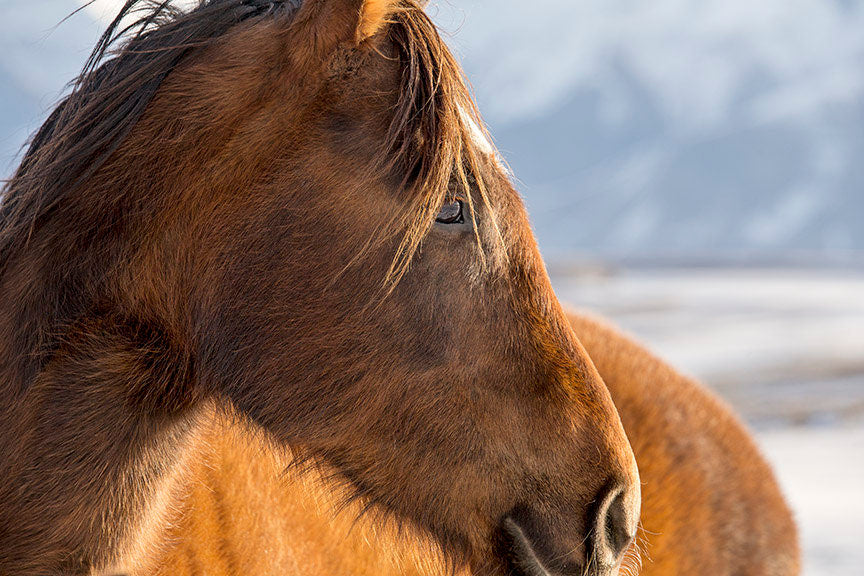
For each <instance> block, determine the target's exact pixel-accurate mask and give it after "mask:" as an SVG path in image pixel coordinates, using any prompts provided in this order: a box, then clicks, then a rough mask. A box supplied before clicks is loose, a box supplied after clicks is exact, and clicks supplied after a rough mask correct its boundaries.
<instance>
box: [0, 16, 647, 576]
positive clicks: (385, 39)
mask: <svg viewBox="0 0 864 576" xmlns="http://www.w3.org/2000/svg"><path fill="white" fill-rule="evenodd" d="M130 20H131V22H130ZM0 222H2V229H0V391H2V394H0V477H2V478H3V482H2V484H0V503H2V505H0V574H3V575H4V576H5V575H13V574H14V575H16V576H17V575H47V574H52V575H53V574H63V575H83V574H89V575H101V574H110V575H113V574H120V573H127V572H131V571H133V569H134V568H135V567H136V566H138V565H141V564H143V563H145V561H144V560H143V559H142V557H144V556H146V555H147V553H148V552H147V551H148V550H152V549H153V547H154V546H156V544H154V543H153V542H154V539H156V538H158V534H159V533H160V529H161V527H162V526H163V524H164V522H166V521H168V519H169V518H171V517H172V515H173V513H174V510H175V509H176V507H177V506H178V503H177V502H178V498H179V497H180V495H181V493H182V492H183V487H184V486H185V485H186V484H187V483H188V480H189V471H190V470H192V469H193V465H194V464H195V462H196V458H197V457H198V454H199V449H200V446H201V445H202V443H204V442H206V440H207V438H206V432H207V429H208V426H209V422H210V419H211V415H212V412H213V410H219V411H222V412H224V413H226V414H230V415H231V417H232V418H236V419H238V420H240V421H244V422H247V423H248V425H249V426H250V427H256V428H257V429H260V431H261V433H262V434H266V436H267V438H269V439H270V440H271V441H272V442H273V443H274V444H275V445H276V446H278V447H279V448H280V449H284V450H289V451H290V454H291V458H292V463H293V464H292V465H293V467H295V468H313V469H319V470H322V471H324V472H323V473H324V474H325V475H326V477H327V479H328V481H331V482H335V483H336V484H338V485H339V486H340V487H341V488H342V493H341V497H340V498H341V500H342V503H343V505H345V506H349V505H352V504H351V503H355V504H357V505H358V506H360V508H361V511H362V512H363V515H364V517H367V518H372V517H379V518H381V520H380V523H385V519H386V522H387V523H393V524H395V525H397V526H404V527H405V530H406V531H417V532H418V533H419V534H422V535H423V536H424V537H425V538H427V539H428V541H429V542H431V543H434V545H435V546H436V547H437V548H439V549H440V550H442V552H443V553H444V554H445V555H446V561H447V563H448V564H449V565H450V566H451V567H453V569H454V570H457V569H466V570H469V571H471V572H472V573H475V574H489V575H496V574H497V575H505V574H519V575H523V576H531V575H534V574H545V573H547V571H548V572H553V573H556V574H563V575H568V574H583V573H585V574H589V575H591V576H605V575H611V574H615V573H616V572H617V570H618V568H619V567H620V565H621V564H622V562H623V561H624V558H625V555H626V553H627V550H628V549H629V548H630V545H631V542H632V541H633V539H634V538H635V537H636V532H637V530H636V529H637V524H638V519H639V510H640V506H641V505H640V482H639V475H638V470H637V466H636V461H635V458H634V455H633V451H632V449H631V447H630V444H629V442H628V440H627V437H626V434H625V432H624V429H623V427H622V424H621V420H620V418H619V416H618V412H617V411H616V409H615V406H614V404H613V402H612V399H611V397H610V395H609V391H608V390H607V388H606V386H605V384H604V383H603V381H602V379H601V378H600V375H599V374H598V372H597V370H596V369H595V367H594V365H593V364H592V362H591V360H590V358H589V357H588V354H587V353H586V351H585V350H584V348H583V347H582V345H581V344H580V343H579V341H578V339H577V338H576V337H575V335H574V333H573V331H572V329H571V328H570V326H569V324H568V321H567V318H566V315H565V312H564V310H563V308H562V307H561V304H560V303H559V302H558V300H557V298H556V296H555V294H554V292H553V291H552V288H551V285H550V282H549V278H548V275H547V273H546V270H545V267H544V264H543V261H542V259H541V257H540V254H539V251H538V248H537V245H536V242H535V240H534V237H533V235H532V232H531V229H530V226H529V223H528V219H527V216H526V214H525V209H524V207H523V205H522V201H521V199H520V197H519V195H518V193H517V192H516V190H515V188H514V186H513V184H512V183H511V178H510V175H509V172H508V170H507V169H506V167H505V165H504V163H503V161H502V160H501V159H500V158H498V156H497V154H496V153H495V151H494V148H493V147H492V146H491V145H490V144H489V142H488V138H486V137H485V129H484V128H483V124H482V121H481V119H480V117H479V115H478V113H477V110H476V107H475V105H474V103H473V101H472V99H471V97H470V93H469V90H468V88H467V87H466V82H465V80H464V79H463V76H462V73H461V70H460V68H459V66H458V64H457V63H456V61H455V59H454V57H453V56H452V54H451V52H450V51H449V50H448V49H447V47H446V46H445V44H444V43H443V41H442V40H441V37H440V35H439V34H438V31H437V30H436V28H435V26H434V25H433V23H432V22H431V20H430V19H429V17H428V16H427V15H426V14H425V12H424V11H423V7H422V6H421V5H420V4H419V3H418V1H417V0H302V1H297V0H205V1H203V2H201V3H200V4H199V5H198V7H197V8H195V9H192V10H190V11H181V10H179V9H177V8H175V7H173V5H172V3H171V2H170V0H169V1H166V2H155V3H154V2H149V1H146V0H128V1H127V2H126V4H125V6H124V8H123V10H122V11H121V13H120V15H119V16H118V17H117V19H116V20H115V21H114V22H113V24H112V25H111V26H110V27H109V30H108V31H107V32H106V34H105V36H103V38H102V39H101V40H100V42H99V43H98V44H97V47H96V49H95V51H94V53H93V55H92V56H91V58H90V60H89V62H88V64H87V66H86V68H85V70H84V72H83V73H82V75H81V76H80V78H79V79H78V80H77V81H76V82H75V84H74V86H73V88H72V90H71V93H70V95H69V96H68V97H67V98H66V99H65V100H63V101H62V102H61V103H60V104H59V105H58V106H57V107H56V109H55V110H54V112H53V113H52V114H51V115H50V117H49V118H48V120H47V121H46V122H45V123H44V124H43V126H42V127H41V128H40V129H39V130H38V131H37V133H36V135H35V136H34V138H33V139H32V141H31V144H30V146H29V148H28V150H27V152H26V154H25V155H24V158H23V160H22V161H21V164H20V166H19V167H18V169H17V171H16V172H15V174H14V175H13V177H12V178H11V180H10V181H9V182H8V183H7V184H6V185H5V186H4V188H3V202H2V205H0Z"/></svg>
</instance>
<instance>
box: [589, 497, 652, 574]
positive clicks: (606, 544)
mask: <svg viewBox="0 0 864 576" xmlns="http://www.w3.org/2000/svg"><path fill="white" fill-rule="evenodd" d="M639 500H640V499H639V495H638V488H635V489H633V488H628V487H626V486H621V485H617V486H614V487H613V488H611V489H608V488H607V489H605V490H603V491H601V493H600V494H599V495H598V498H597V500H595V502H599V503H600V506H599V507H598V508H597V515H596V517H595V518H594V526H593V530H592V534H593V537H592V543H593V553H594V559H595V560H596V561H597V562H599V563H600V564H601V565H605V566H614V565H617V564H618V562H620V561H621V558H622V557H623V556H624V554H625V553H626V552H627V550H628V549H629V548H630V545H631V544H632V543H633V540H634V539H635V538H636V525H637V523H638V521H639Z"/></svg>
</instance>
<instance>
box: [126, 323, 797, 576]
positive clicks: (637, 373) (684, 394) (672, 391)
mask: <svg viewBox="0 0 864 576" xmlns="http://www.w3.org/2000/svg"><path fill="white" fill-rule="evenodd" d="M569 318H570V322H571V324H572V326H573V328H574V330H575V332H576V334H577V336H578V337H579V339H580V340H581V341H582V343H583V344H584V346H585V347H586V349H587V350H588V352H589V354H590V356H591V358H592V359H593V361H594V363H595V364H596V366H597V368H598V370H599V371H600V374H601V375H602V377H603V378H604V380H605V381H606V384H607V386H608V387H609V390H610V392H611V393H612V397H613V399H614V401H615V404H616V406H617V408H618V411H619V413H620V415H621V419H622V421H623V423H624V427H625V430H626V431H627V434H628V437H629V439H630V443H631V445H632V446H633V450H634V451H635V453H636V458H637V462H638V465H639V471H640V476H641V479H642V494H643V500H642V537H641V539H640V543H639V548H640V549H641V559H640V560H641V563H642V570H641V574H643V575H645V576H675V575H681V576H685V575H710V576H726V575H728V576H733V575H734V576H791V575H794V574H797V573H798V571H799V558H798V556H799V552H798V544H797V536H796V528H795V523H794V521H793V519H792V515H791V514H790V511H789V509H788V507H787V505H786V503H785V501H784V499H783V496H782V494H781V492H780V489H779V487H778V486H777V483H776V481H775V479H774V475H773V473H772V471H771V469H770V467H769V465H768V464H767V463H766V462H765V460H764V459H763V458H762V456H761V455H760V453H759V451H758V449H757V448H756V446H755V444H754V442H753V440H752V438H751V436H750V434H749V433H748V432H747V430H746V429H745V428H744V426H743V425H742V424H741V422H740V421H739V420H738V419H737V418H736V417H735V415H734V414H732V412H731V411H730V410H729V408H728V407H727V406H725V405H724V404H723V403H722V402H721V401H720V400H718V399H717V398H716V397H715V396H714V395H713V394H711V393H710V392H708V391H707V390H706V389H705V388H704V387H702V386H701V385H700V384H699V383H697V382H695V381H694V380H692V379H690V378H687V377H685V376H682V375H681V374H680V373H678V372H677V371H676V370H675V369H673V368H672V367H670V366H669V365H668V364H666V363H665V362H663V361H662V360H660V359H658V358H657V357H655V356H653V355H652V354H651V353H650V352H649V351H647V350H646V349H645V348H644V347H643V346H641V345H639V344H638V343H636V342H634V341H633V340H631V339H629V338H628V337H626V336H624V335H622V334H621V333H620V332H618V331H616V330H615V329H614V328H611V327H610V326H608V325H607V324H605V323H603V322H601V321H598V320H596V319H593V318H591V317H589V316H586V315H582V314H575V313H574V314H570V316H569ZM209 442H210V448H212V450H210V451H208V456H207V458H205V459H202V460H200V461H199V463H198V465H197V466H196V467H195V470H194V472H193V477H192V481H191V482H190V484H189V490H190V491H189V496H188V499H187V500H186V501H185V503H184V504H183V507H182V513H181V514H180V516H179V518H178V521H177V524H176V525H175V526H173V527H172V529H171V530H170V535H169V536H168V537H167V538H168V540H167V542H168V544H164V543H163V546H164V547H163V549H162V551H161V552H162V553H164V556H163V557H162V558H161V559H160V560H158V561H157V563H156V565H158V566H159V570H158V573H159V574H160V576H169V575H176V576H186V575H188V576H194V575H196V574H207V575H212V576H237V575H240V574H256V575H262V576H264V575H271V574H272V575H276V574H291V575H295V574H296V575H304V576H330V575H340V574H368V575H388V574H392V575H394V576H395V575H397V574H404V575H413V574H418V575H419V574H423V575H426V576H431V575H433V574H439V573H443V568H442V565H441V564H440V563H438V562H437V556H436V555H435V554H434V552H432V553H430V550H432V548H430V547H429V546H428V545H427V544H426V542H425V540H424V539H422V538H419V537H418V535H416V534H403V535H402V536H401V537H397V536H394V534H393V532H392V531H390V530H388V529H387V528H386V527H376V526H374V525H373V523H372V522H368V521H366V520H365V519H361V520H360V521H358V522H356V523H355V522H354V519H355V517H356V514H357V510H356V509H353V508H349V509H347V510H343V511H342V512H341V513H339V514H337V513H335V511H334V510H335V506H336V502H337V501H338V497H337V496H335V495H334V494H330V493H328V491H327V489H326V488H325V487H324V486H326V484H325V483H322V482H321V481H320V479H319V478H318V477H317V476H316V475H314V474H311V475H305V476H304V475H297V474H293V473H288V474H287V475H286V476H281V475H280V474H281V471H282V469H283V467H284V464H285V462H284V460H283V459H281V458H279V457H278V456H277V455H276V453H275V452H273V451H272V450H269V449H267V448H266V445H265V443H262V442H261V441H260V438H259V439H256V438H255V437H254V436H251V435H249V434H248V433H247V432H243V431H242V430H241V428H239V427H236V426H231V425H225V424H224V423H223V422H220V421H216V420H214V423H213V428H212V430H211V431H210V432H209ZM635 558H636V555H634V556H633V557H632V560H631V561H630V562H625V565H624V567H623V568H622V572H627V573H629V574H635V573H637V570H638V562H635V561H633V560H635ZM153 568H154V565H151V566H149V567H148V568H147V569H145V570H142V571H141V572H140V573H141V574H149V573H151V572H150V571H151V570H153Z"/></svg>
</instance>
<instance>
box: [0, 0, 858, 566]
mask: <svg viewBox="0 0 864 576" xmlns="http://www.w3.org/2000/svg"><path fill="white" fill-rule="evenodd" d="M81 3H82V2H76V1H75V0H0V177H2V176H5V175H9V174H10V173H11V171H12V170H13V169H14V166H15V160H16V155H17V153H18V152H19V149H20V147H21V145H22V144H23V143H24V141H25V140H26V138H27V136H28V135H29V134H30V133H31V132H32V131H33V130H35V129H36V128H37V127H38V125H39V123H40V121H41V120H42V119H43V118H44V117H45V115H46V113H47V112H49V111H50V109H51V108H52V106H53V105H54V104H55V103H56V102H57V100H58V98H59V97H60V95H61V94H62V93H63V90H64V85H65V83H66V82H67V81H69V80H70V79H72V78H73V77H74V75H75V74H76V72H77V71H78V70H79V68H80V67H81V65H82V64H83V62H84V60H85V59H86V57H87V55H88V52H89V50H90V48H91V47H92V46H93V45H94V43H95V41H96V39H97V37H98V35H99V33H100V30H101V28H102V27H104V25H105V23H106V22H107V20H110V17H111V15H112V13H113V11H115V10H116V9H117V7H118V2H116V1H114V0H101V1H98V2H95V3H93V4H92V5H90V6H88V7H87V8H86V9H85V10H83V11H81V12H79V13H78V14H76V15H74V16H72V17H71V18H69V19H68V20H66V21H63V20H64V18H66V17H67V16H68V15H69V14H70V13H71V12H72V11H73V10H75V9H76V8H78V7H79V6H80V5H81ZM429 11H430V13H431V14H432V15H433V16H434V17H435V19H436V20H437V21H438V22H439V24H440V25H441V26H442V28H443V29H444V30H445V32H446V35H447V36H448V37H449V39H450V43H451V45H452V46H453V47H454V49H455V50H456V52H457V54H458V55H459V57H460V59H461V60H462V62H463V63H464V65H465V69H466V72H467V74H468V77H469V79H470V81H471V82H472V84H473V87H474V90H475V92H476V95H477V99H478V101H479V105H480V109H481V111H482V112H483V113H484V116H485V118H486V121H487V122H488V124H489V127H490V130H491V132H492V134H493V136H494V138H495V141H496V144H497V145H498V147H499V148H500V149H501V151H502V154H503V155H504V157H505V158H506V159H507V160H508V162H509V163H510V165H511V166H512V168H513V170H514V172H515V174H516V176H517V178H518V185H519V187H520V189H521V191H522V193H523V195H524V197H525V200H526V203H527V205H528V209H529V212H530V214H531V218H532V222H533V225H534V228H535V231H536V234H537V237H538V239H539V242H540V245H541V249H542V251H543V253H544V255H545V257H546V259H547V262H548V264H549V269H550V273H551V274H552V277H553V282H554V284H555V286H556V289H557V291H558V294H559V297H560V298H561V300H562V301H565V302H567V303H570V304H572V305H575V306H578V307H582V308H587V309H590V310H594V311H596V312H600V313H602V314H604V315H606V316H608V317H609V318H611V319H612V320H614V321H615V322H617V323H618V324H619V325H621V326H622V327H624V328H625V329H626V330H628V331H630V332H631V333H632V334H634V335H636V336H637V337H639V338H640V339H642V340H643V341H644V342H646V343H647V344H648V345H649V346H651V347H652V348H653V349H654V350H655V351H657V352H658V353H659V354H660V355H662V356H663V357H665V358H666V359H668V360H670V361H671V362H673V363H674V364H675V365H676V366H678V367H680V368H681V369H683V370H684V371H686V372H688V373H691V374H694V375H696V376H698V377H699V378H701V379H702V380H703V381H704V382H706V384H707V385H709V386H710V387H712V388H713V389H714V390H716V391H717V392H718V393H719V394H721V395H722V396H723V397H725V398H726V399H727V400H728V401H729V402H731V403H732V404H733V405H734V406H735V407H736V408H737V409H738V410H739V411H740V412H741V413H742V414H743V416H744V418H745V419H746V420H747V421H748V422H749V424H750V425H751V427H752V428H753V429H754V430H755V431H756V434H757V437H758V439H759V441H760V443H761V445H762V447H763V449H764V451H765V453H766V455H767V456H768V458H769V459H770V460H771V461H772V462H773V463H774V465H775V467H776V469H777V471H778V474H779V476H780V480H781V483H782V484H783V487H784V490H785V491H786V493H787V495H788V496H789V498H790V500H791V502H792V505H793V507H794V508H795V511H796V513H797V515H798V518H799V522H800V524H801V528H802V536H803V544H804V549H805V555H806V557H805V562H806V569H805V574H806V575H807V576H822V575H825V576H828V575H831V576H860V575H861V574H864V545H862V543H864V491H862V487H864V3H860V2H855V1H852V0H759V1H758V2H754V1H752V0H533V1H532V2H524V1H516V0H486V1H482V0H447V1H443V0H441V1H438V2H436V1H434V0H433V2H431V4H430V7H429ZM61 21H63V22H62V24H61Z"/></svg>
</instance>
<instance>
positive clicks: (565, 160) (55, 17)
mask: <svg viewBox="0 0 864 576" xmlns="http://www.w3.org/2000/svg"><path fill="white" fill-rule="evenodd" d="M110 3H111V0H101V2H100V9H103V10H104V7H105V6H108V5H110ZM76 7H77V5H76V4H75V3H74V2H73V0H31V1H28V2H24V1H23V0H0V166H2V167H4V168H5V166H8V164H9V163H8V161H7V159H8V158H9V157H10V155H11V154H12V153H14V151H15V150H16V149H17V147H18V146H19V145H20V143H21V141H22V140H23V138H24V136H25V135H26V134H27V133H28V132H29V131H30V130H32V129H33V128H35V127H36V124H37V122H36V119H37V118H39V117H40V115H41V114H43V113H44V112H45V111H46V110H47V109H48V108H49V107H50V105H51V104H52V102H53V101H54V100H55V99H56V96H57V95H58V94H59V91H60V89H61V88H62V86H63V83H64V82H65V81H67V80H69V79H70V78H72V76H73V75H74V72H75V71H76V69H77V68H78V67H79V66H80V64H81V62H83V60H84V58H85V57H86V54H87V51H88V49H89V47H90V46H92V44H93V42H94V41H95V38H96V35H97V34H98V27H97V26H95V25H94V18H92V17H90V16H87V15H86V14H79V15H78V16H76V17H74V18H73V19H72V20H70V21H68V22H66V23H64V24H62V25H61V26H58V27H56V28H53V27H54V26H55V25H56V24H57V23H58V22H59V21H60V20H61V19H62V18H63V17H64V16H66V15H67V14H68V13H69V12H70V11H71V10H73V9H74V8H76ZM430 12H431V13H432V14H433V15H434V16H435V18H436V19H437V20H438V22H439V23H440V24H441V25H442V27H443V28H444V29H445V30H447V31H448V35H449V36H450V39H451V43H452V44H453V45H454V46H455V47H456V49H457V52H458V53H459V55H460V56H461V58H462V60H463V61H464V64H465V67H466V70H467V72H468V74H469V77H470V78H471V81H472V83H473V85H474V88H475V90H476V93H477V97H478V100H479V101H480V106H481V110H482V111H483V112H484V114H485V117H486V119H487V121H488V123H489V125H490V127H491V130H492V133H493V135H494V136H495V139H496V143H497V144H498V146H499V147H500V148H501V150H502V152H503V153H504V156H505V157H506V158H507V160H508V161H509V162H510V164H511V166H512V167H513V169H514V171H515V173H516V174H517V176H518V177H519V181H520V188H521V189H522V191H523V193H524V195H525V198H526V201H527V203H528V206H529V210H530V212H531V216H532V219H533V221H534V225H535V228H536V231H537V234H538V237H539V239H540V242H541V245H542V247H543V250H544V252H545V253H546V254H547V255H548V256H552V257H555V256H563V255H567V254H571V253H574V252H584V253H591V254H601V255H605V256H617V257H621V256H624V257H628V256H629V257H635V258H639V257H650V256H656V255H662V256H682V257H686V256H694V257H695V256H699V257H701V256H705V255H708V254H710V255H714V256H720V257H730V256H733V257H742V256H744V257H746V256H748V255H749V256H754V257H760V258H764V257H768V258H770V257H773V256H780V255H787V254H789V253H799V252H800V253H807V254H809V255H811V256H815V257H817V258H823V257H825V256H831V257H832V258H841V259H842V258H843V257H844V255H851V254H853V253H861V252H862V251H864V225H862V220H864V162H862V161H861V160H860V159H862V158H864V4H861V3H859V2H850V1H849V0H760V1H759V2H752V1H750V0H651V1H650V2H644V1H637V0H535V1H534V2H530V3H526V2H522V1H517V0H439V1H438V2H435V1H434V0H433V2H432V6H431V7H430ZM52 28H53V29H52ZM4 172H8V171H6V170H4V169H0V173H4Z"/></svg>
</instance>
